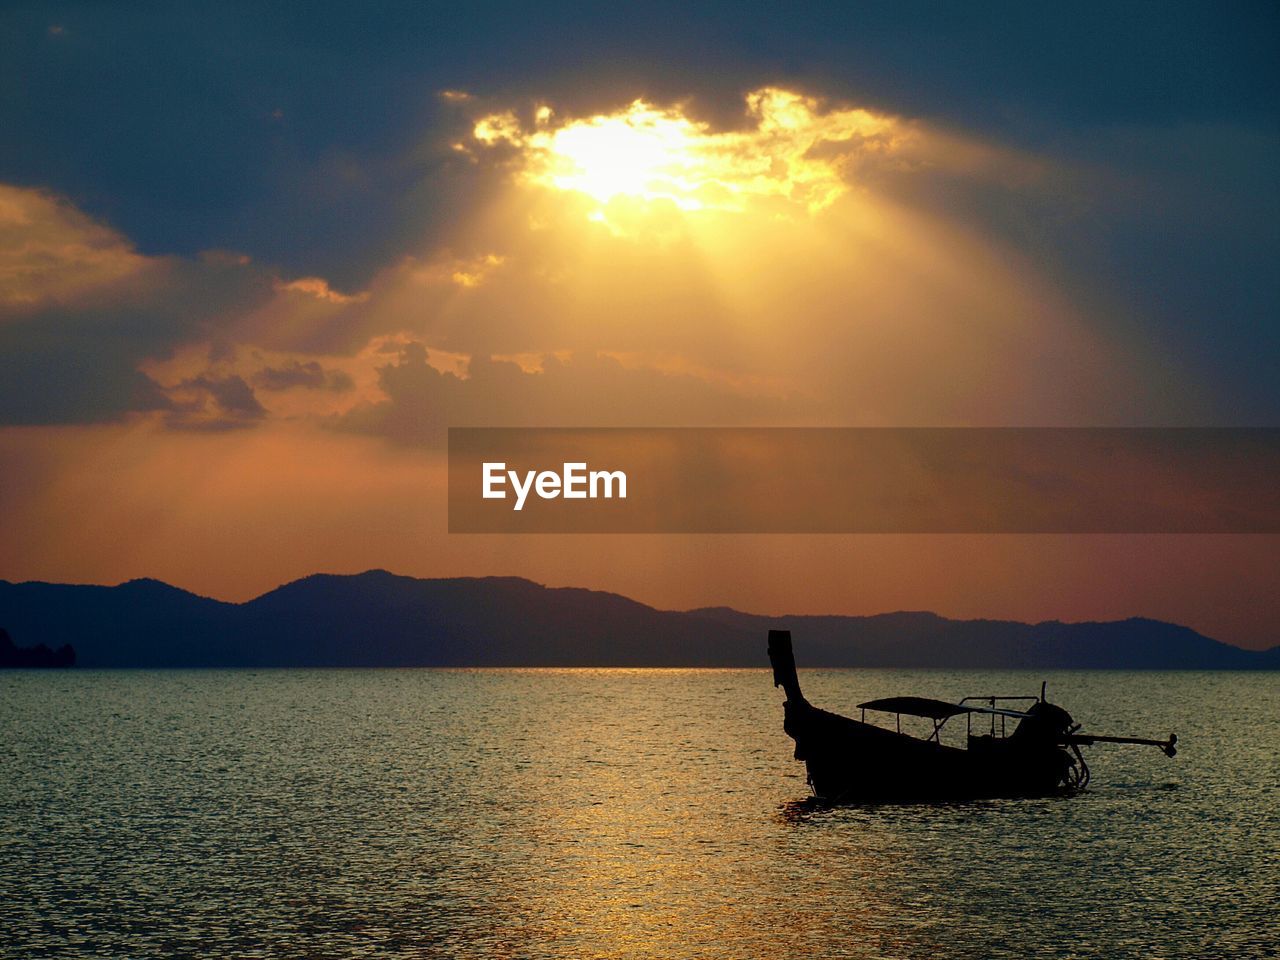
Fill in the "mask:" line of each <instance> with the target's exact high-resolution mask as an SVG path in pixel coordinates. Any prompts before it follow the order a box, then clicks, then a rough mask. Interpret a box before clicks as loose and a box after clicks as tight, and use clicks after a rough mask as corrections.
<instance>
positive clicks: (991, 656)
mask: <svg viewBox="0 0 1280 960" xmlns="http://www.w3.org/2000/svg"><path fill="white" fill-rule="evenodd" d="M0 625H3V626H5V627H7V628H8V629H9V630H11V631H12V632H13V633H14V634H15V635H17V636H21V637H23V638H25V639H26V640H27V641H28V642H34V643H42V644H44V645H45V646H47V647H50V648H55V647H60V646H62V645H63V644H73V645H74V646H75V651H76V662H77V664H78V665H80V666H83V667H285V666H308V667H311V666H314V667H365V666H459V667H460V666H723V667H741V666H757V667H758V666H764V665H765V663H766V659H765V652H764V649H765V634H766V631H767V630H768V629H769V628H771V627H780V626H781V627H786V628H788V629H790V630H792V631H793V632H794V633H795V637H796V644H797V651H798V654H799V658H800V661H801V663H802V665H804V666H809V667H818V666H825V667H951V668H965V667H975V668H1024V667H1025V668H1036V669H1051V668H1057V667H1067V668H1073V667H1082V668H1123V669H1276V668H1280V647H1275V648H1272V649H1271V650H1268V651H1265V652H1257V651H1249V650H1241V649H1239V648H1237V647H1232V646H1229V645H1227V644H1224V643H1220V642H1219V641H1217V640H1212V639H1210V638H1209V637H1205V636H1203V635H1201V634H1199V633H1196V632H1195V631H1194V630H1191V629H1189V628H1187V627H1181V626H1177V625H1175V624H1170V623H1162V622H1160V621H1158V620H1143V619H1132V620H1123V621H1117V622H1110V623H1059V622H1057V621H1050V622H1046V623H1038V624H1026V623H1016V622H1012V621H999V620H948V619H946V618H944V617H940V616H937V615H936V614H932V613H887V614H881V615H878V616H870V617H836V616H793V617H764V616H758V615H755V614H748V613H741V612H739V611H736V610H730V609H727V608H708V609H702V610H691V611H687V612H675V611H667V610H656V609H654V608H653V607H649V606H645V605H644V604H642V603H637V602H635V601H634V600H629V599H627V598H626V597H622V596H619V595H617V594H612V593H603V592H599V591H594V590H580V589H572V588H561V589H553V588H549V587H544V586H540V585H539V584H536V583H532V582H530V581H528V580H522V579H519V578H515V577H484V578H478V579H477V578H457V579H440V580H420V579H415V578H413V577H401V576H396V575H394V574H390V573H387V572H386V571H383V570H371V571H369V572H367V573H361V574H356V575H354V576H331V575H326V574H317V575H315V576H311V577H306V578H305V579H302V580H298V581H295V582H293V583H289V584H286V585H284V586H282V587H279V588H277V589H275V590H272V591H271V592H270V593H266V594H263V595H262V596H260V597H258V598H256V599H254V600H251V601H249V602H247V603H241V604H233V603H224V602H222V601H219V600H212V599H209V598H207V597H200V596H197V595H195V594H193V593H188V592H187V591H185V590H180V589H178V588H176V587H172V586H169V585H168V584H165V583H161V582H160V581H157V580H131V581H129V582H128V583H123V584H120V585H119V586H116V587H101V586H82V585H72V584H51V583H9V582H7V581H3V580H0Z"/></svg>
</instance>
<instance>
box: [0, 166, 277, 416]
mask: <svg viewBox="0 0 1280 960" xmlns="http://www.w3.org/2000/svg"><path fill="white" fill-rule="evenodd" d="M271 282H272V279H271V277H270V276H269V274H268V273H266V272H265V271H263V270H261V269H259V268H256V267H255V266H253V265H252V264H251V263H249V261H248V259H247V258H246V257H244V256H242V255H238V254H231V253H226V252H219V251H214V252H210V253H208V254H206V255H203V256H201V257H199V258H197V259H193V260H188V259H183V258H178V257H154V256H146V255H143V254H140V253H138V252H137V251H136V250H134V248H133V246H132V245H131V244H130V243H129V242H128V240H127V239H126V238H124V237H123V236H122V235H120V234H119V233H118V232H117V231H115V230H113V229H111V228H110V227H109V226H107V225H105V224H102V223H99V222H97V221H95V220H93V219H91V218H89V217H87V216H85V215H84V214H83V213H81V212H79V211H78V210H76V209H75V208H74V207H72V206H71V205H70V204H68V203H67V202H66V201H65V200H62V199H58V198H55V197H52V196H50V195H48V194H46V193H44V192H42V191H39V190H28V189H21V188H16V187H12V186H4V185H0V361H2V362H3V365H4V369H5V371H6V375H5V376H4V377H0V423H21V424H41V423H85V422H102V421H110V420H115V419H119V418H120V417H123V416H125V415H127V414H129V413H131V412H145V411H154V410H156V409H159V408H163V407H164V402H163V401H162V400H161V399H159V397H160V394H159V393H158V392H157V391H158V387H157V385H156V384H155V383H154V381H152V380H151V379H150V378H149V377H148V376H147V375H146V374H144V373H142V372H140V371H139V365H140V364H141V363H142V362H143V361H144V360H145V359H147V358H150V357H157V356H162V355H165V354H167V353H169V352H171V351H173V350H174V349H176V348H177V347H179V346H181V345H183V344H185V343H188V342H190V341H191V340H193V339H196V338H210V337H217V336H218V334H219V331H221V330H224V329H225V327H226V326H227V325H228V324H230V323H231V322H232V320H233V319H234V318H235V317H237V316H238V315H240V314H242V313H243V312H245V311H246V310H247V309H249V308H250V307H251V306H252V305H254V304H256V303H258V302H261V301H262V300H263V299H264V298H265V297H267V296H269V295H270V293H271Z"/></svg>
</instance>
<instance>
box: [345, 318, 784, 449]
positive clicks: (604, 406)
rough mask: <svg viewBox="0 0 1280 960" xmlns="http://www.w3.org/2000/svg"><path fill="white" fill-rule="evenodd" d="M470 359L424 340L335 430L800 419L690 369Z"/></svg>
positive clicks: (780, 403) (432, 439)
mask: <svg viewBox="0 0 1280 960" xmlns="http://www.w3.org/2000/svg"><path fill="white" fill-rule="evenodd" d="M523 359H524V361H525V362H524V363H520V362H517V361H515V360H496V359H488V358H479V357H473V358H471V360H470V362H469V363H467V365H466V369H465V373H458V372H453V371H449V370H442V369H440V368H439V366H438V365H436V363H435V362H434V361H435V358H434V357H433V356H432V354H431V352H430V351H429V350H428V349H427V347H426V346H425V345H424V344H423V343H421V342H419V341H410V342H407V343H404V344H403V345H402V346H401V348H400V352H399V356H398V357H397V358H396V359H395V361H394V362H392V363H389V364H385V365H383V366H381V367H379V368H378V384H379V386H380V388H381V390H382V392H383V394H385V398H384V399H380V400H376V401H372V402H365V403H361V404H359V405H357V406H355V407H354V408H352V409H351V410H350V411H349V412H347V413H346V414H343V415H341V416H339V417H337V418H335V419H334V420H333V421H332V424H333V426H335V427H336V428H337V429H340V430H343V431H348V432H355V433H364V434H372V435H375V436H382V437H387V438H389V439H391V440H393V441H395V442H397V443H404V444H414V445H438V444H439V443H440V442H441V441H442V440H443V437H444V434H445V430H446V428H447V427H449V426H484V425H502V426H553V425H555V426H623V425H634V424H645V425H654V426H657V425H670V426H688V425H692V424H694V423H697V424H701V425H727V424H748V423H751V424H757V425H767V424H770V423H783V422H788V421H790V422H797V421H798V420H800V419H802V418H803V417H804V415H805V412H806V403H805V400H804V399H803V398H802V397H799V396H796V395H787V396H784V395H779V394H770V393H761V392H753V391H752V390H750V389H746V388H735V387H733V386H731V385H729V384H727V383H724V382H717V381H715V380H713V379H710V378H707V377H704V376H698V375H695V374H692V373H681V372H665V371H662V370H659V369H655V368H654V367H651V366H643V367H638V366H626V365H624V364H623V363H622V361H620V360H619V359H617V358H614V357H609V356H603V355H595V356H592V355H585V356H573V357H568V358H565V357H557V356H549V355H548V356H542V357H541V358H540V360H539V362H538V363H537V365H536V367H535V365H533V364H532V363H530V362H529V361H528V358H523Z"/></svg>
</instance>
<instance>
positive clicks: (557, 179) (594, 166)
mask: <svg viewBox="0 0 1280 960" xmlns="http://www.w3.org/2000/svg"><path fill="white" fill-rule="evenodd" d="M746 115H747V117H748V119H749V121H750V122H751V124H752V125H751V126H750V127H748V128H747V129H744V130H729V131H715V130H712V129H711V127H710V125H709V124H707V123H705V122H703V121H701V120H697V119H694V118H692V117H689V116H687V115H686V114H685V112H684V108H683V107H681V106H672V107H659V106H655V105H653V104H651V103H648V102H647V101H645V100H635V101H634V102H632V103H631V104H630V105H629V106H627V107H624V108H622V109H620V110H616V111H614V112H612V113H602V114H597V115H595V116H591V117H586V118H580V119H565V120H564V121H560V122H557V119H556V117H555V115H554V113H553V112H552V110H551V109H550V108H549V107H546V106H543V107H540V108H538V110H537V111H536V113H535V115H534V121H533V125H532V127H527V126H525V125H523V124H522V123H521V122H520V120H519V119H518V118H517V116H516V114H515V113H514V112H511V111H507V112H503V113H494V114H490V115H488V116H485V117H482V118H481V119H479V120H478V121H477V122H476V123H475V126H474V128H473V131H472V135H473V137H474V139H475V141H476V142H477V143H478V144H481V145H483V146H486V147H494V146H498V145H507V146H509V147H515V148H517V149H518V150H519V152H520V163H521V166H520V169H519V173H518V177H519V179H520V180H521V181H522V182H524V183H528V184H533V185H538V186H544V187H550V188H552V189H555V190H562V191H571V192H576V193H579V194H583V195H585V196H587V197H589V198H591V199H592V200H593V201H594V202H595V208H594V210H593V211H592V216H593V217H594V218H596V219H604V218H605V217H604V208H606V207H607V206H609V205H610V204H612V203H614V202H615V201H617V200H619V199H625V200H630V201H642V202H649V203H652V202H665V203H669V204H672V205H674V206H675V207H676V208H678V209H680V210H683V211H686V212H689V211H698V210H720V211H743V210H745V209H747V208H748V207H750V206H752V205H753V204H757V203H760V202H771V203H773V204H775V205H777V206H778V207H779V208H780V209H782V210H787V211H788V212H793V213H794V212H799V211H804V212H807V213H810V214H813V213H817V212H819V211H821V210H823V209H825V208H827V207H829V206H830V205H831V204H832V203H834V202H835V201H836V200H837V199H838V198H839V197H840V196H841V195H842V194H844V193H845V192H847V191H848V190H849V189H850V175H851V173H852V171H853V168H854V167H856V165H857V162H858V161H859V160H860V159H865V158H867V157H877V158H888V157H893V156H896V155H899V154H902V153H903V152H904V151H905V150H906V149H907V148H908V147H909V146H910V145H911V144H913V143H914V142H916V141H917V140H918V139H919V132H918V130H917V129H916V128H915V127H914V125H912V124H910V123H907V122H905V121H903V120H901V119H899V118H896V117H891V116H886V115H881V114H876V113H872V112H871V111H869V110H864V109H860V108H844V109H827V108H825V107H824V105H823V104H822V103H821V102H820V101H819V100H817V99H815V98H813V97H809V96H805V95H803V94H800V93H796V92H793V91H790V90H784V89H780V88H777V87H764V88H761V89H759V90H756V91H753V92H752V93H749V94H747V96H746Z"/></svg>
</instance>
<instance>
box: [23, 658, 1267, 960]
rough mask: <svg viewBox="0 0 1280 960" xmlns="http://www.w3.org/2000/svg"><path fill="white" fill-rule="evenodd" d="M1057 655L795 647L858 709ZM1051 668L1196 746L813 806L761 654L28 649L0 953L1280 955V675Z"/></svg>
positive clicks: (1119, 726) (995, 682) (1077, 692)
mask: <svg viewBox="0 0 1280 960" xmlns="http://www.w3.org/2000/svg"><path fill="white" fill-rule="evenodd" d="M1040 679H1041V676H1040V675H1039V674H1035V675H1031V674H1018V673H1002V674H980V673H942V672H907V671H812V672H804V671H802V673H801V680H802V683H803V684H804V686H805V691H806V693H807V694H808V696H809V699H810V700H812V701H813V702H814V703H817V704H818V705H820V706H825V707H828V708H831V709H835V710H841V711H845V712H851V711H852V705H853V704H855V703H857V702H859V701H860V700H863V699H867V698H869V697H872V696H882V695H888V694H893V693H917V694H921V695H926V696H941V697H945V698H947V699H955V698H957V697H960V696H963V695H966V694H970V693H987V692H997V693H1007V692H1013V693H1019V692H1024V691H1025V692H1028V693H1032V692H1035V691H1036V690H1038V687H1039V681H1040ZM1048 680H1049V691H1050V699H1052V700H1055V701H1056V702H1059V703H1061V704H1062V705H1064V706H1066V707H1067V708H1068V709H1069V710H1070V711H1071V712H1072V713H1073V714H1074V715H1075V716H1076V719H1077V720H1084V721H1085V724H1086V729H1087V730H1091V731H1093V732H1098V733H1120V734H1137V735H1144V736H1157V735H1158V736H1163V735H1165V734H1167V733H1168V732H1169V731H1170V730H1176V731H1177V732H1178V734H1179V736H1180V738H1181V744H1180V746H1181V750H1180V752H1179V755H1178V757H1177V759H1175V760H1168V759H1166V758H1165V757H1164V756H1163V755H1162V754H1161V753H1159V752H1158V751H1157V750H1155V749H1153V748H1143V747H1117V746H1111V747H1106V746H1100V747H1095V748H1093V749H1092V751H1091V753H1090V754H1089V756H1090V761H1091V765H1092V767H1093V772H1094V779H1093V786H1092V787H1091V788H1090V790H1089V791H1088V793H1086V794H1084V795H1081V796H1079V797H1075V798H1073V799H1068V800H1044V801H1001V802H985V803H975V804H965V805H956V806H950V807H943V808H927V807H898V808H892V807H884V808H847V809H837V810H813V809H810V808H808V807H807V806H806V805H804V804H802V803H797V801H800V800H802V798H804V797H805V796H806V794H807V788H806V786H805V783H804V779H803V767H802V765H800V764H798V763H795V762H794V761H792V760H791V742H790V741H789V740H787V739H786V738H785V737H784V735H783V733H782V730H781V719H782V718H781V713H782V711H781V699H782V697H781V694H780V693H779V692H778V691H775V690H774V689H773V688H772V687H771V685H770V681H769V675H768V673H766V672H764V671H596V670H583V671H551V670H548V671H432V670H385V671H336V670H335V671H301V670H298V671H266V672H234V671H232V672H198V671H193V672H103V673H98V672H89V671H84V672H81V671H71V672H54V673H41V672H22V673H9V674H7V675H3V676H0V725H2V729H3V731H4V734H3V742H2V743H0V761H2V764H3V765H2V767H0V954H3V955H4V956H12V957H43V956H58V957H65V956H102V957H125V956H128V957H146V956H156V957H162V956H163V957H172V956H238V957H255V956H263V957H267V956H269V957H345V956H378V957H434V956H449V957H495V956H496V957H506V956H520V957H524V956H529V957H597V956H599V957H615V956H616V957H632V956H634V957H660V958H677V957H734V958H772V957H788V958H790V957H796V956H814V957H836V956H848V957H934V956H949V957H950V956H955V957H982V958H994V957H1026V956H1037V957H1086V956H1087V957H1093V956H1096V957H1120V956H1142V957H1153V956H1187V957H1205V956H1238V957H1245V956H1266V955H1274V951H1275V949H1276V946H1277V943H1278V942H1280V937H1278V936H1277V925H1276V915H1277V910H1278V909H1280V865H1278V861H1280V761H1278V760H1277V756H1278V754H1277V744H1278V743H1280V737H1278V736H1277V735H1278V734H1280V699H1278V697H1277V694H1278V693H1280V677H1277V676H1276V675H1274V674H1252V675H1246V674H1189V673H1132V674H1129V673H1090V672H1078V673H1076V672H1073V673H1057V674H1049V675H1048ZM953 722H954V721H953Z"/></svg>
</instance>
